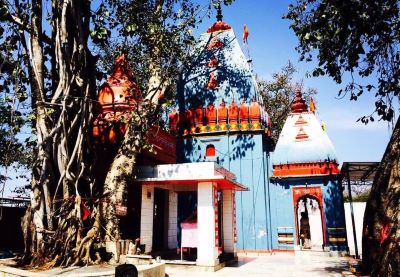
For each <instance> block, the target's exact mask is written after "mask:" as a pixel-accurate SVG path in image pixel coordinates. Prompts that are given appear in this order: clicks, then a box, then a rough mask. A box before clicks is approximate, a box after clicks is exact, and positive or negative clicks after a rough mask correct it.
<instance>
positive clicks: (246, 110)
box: [239, 99, 249, 123]
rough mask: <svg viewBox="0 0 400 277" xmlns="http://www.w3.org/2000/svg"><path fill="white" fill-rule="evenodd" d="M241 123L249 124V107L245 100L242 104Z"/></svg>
mask: <svg viewBox="0 0 400 277" xmlns="http://www.w3.org/2000/svg"><path fill="white" fill-rule="evenodd" d="M239 116H240V122H243V123H247V122H249V106H248V105H247V103H246V101H245V100H244V99H243V100H242V103H241V104H240V113H239Z"/></svg>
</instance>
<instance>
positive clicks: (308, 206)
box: [293, 187, 325, 249]
mask: <svg viewBox="0 0 400 277" xmlns="http://www.w3.org/2000/svg"><path fill="white" fill-rule="evenodd" d="M293 202H294V203H293V204H294V215H295V224H296V237H297V240H296V241H297V245H300V246H302V248H303V249H323V248H324V246H325V220H324V211H323V206H322V203H323V202H322V191H321V188H320V187H306V188H293Z"/></svg>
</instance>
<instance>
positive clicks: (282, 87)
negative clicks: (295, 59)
mask: <svg viewBox="0 0 400 277" xmlns="http://www.w3.org/2000/svg"><path fill="white" fill-rule="evenodd" d="M295 73H296V68H295V67H294V66H293V64H292V63H291V62H290V61H289V62H288V63H287V65H285V66H284V67H282V68H281V70H280V71H279V72H276V73H274V74H272V80H271V81H265V80H261V79H259V78H257V83H258V86H259V89H260V91H261V95H262V98H263V101H264V105H265V106H266V107H267V111H268V115H269V117H270V118H271V124H272V126H271V128H272V139H273V141H274V142H275V143H276V142H277V141H278V138H279V134H280V133H281V130H282V128H283V125H284V124H285V121H286V118H287V117H288V115H289V113H290V107H291V105H292V103H293V101H294V98H295V89H296V86H297V85H299V86H300V87H301V86H302V82H301V81H299V82H295V81H294V80H293V78H294V74H295ZM316 93H317V91H316V90H315V89H313V88H308V89H307V90H305V91H303V92H302V94H303V98H304V99H305V100H306V102H309V100H310V97H311V96H312V95H315V94H316Z"/></svg>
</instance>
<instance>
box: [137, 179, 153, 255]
mask: <svg viewBox="0 0 400 277" xmlns="http://www.w3.org/2000/svg"><path fill="white" fill-rule="evenodd" d="M153 206H154V186H151V185H143V187H142V209H141V214H140V244H145V246H146V247H145V253H149V252H151V250H152V247H153V213H154V207H153Z"/></svg>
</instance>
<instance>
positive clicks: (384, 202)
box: [363, 117, 400, 277]
mask: <svg viewBox="0 0 400 277" xmlns="http://www.w3.org/2000/svg"><path fill="white" fill-rule="evenodd" d="M399 206H400V117H399V118H398V120H397V123H396V126H395V128H394V130H393V134H392V137H391V139H390V141H389V144H388V146H387V148H386V151H385V154H384V156H383V158H382V161H381V164H380V166H379V168H378V171H377V173H376V175H375V179H374V182H373V185H372V189H371V193H370V196H369V199H368V201H367V206H366V209H365V214H364V226H363V271H364V273H365V274H371V276H382V277H387V276H400V267H399V266H400V208H399Z"/></svg>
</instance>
